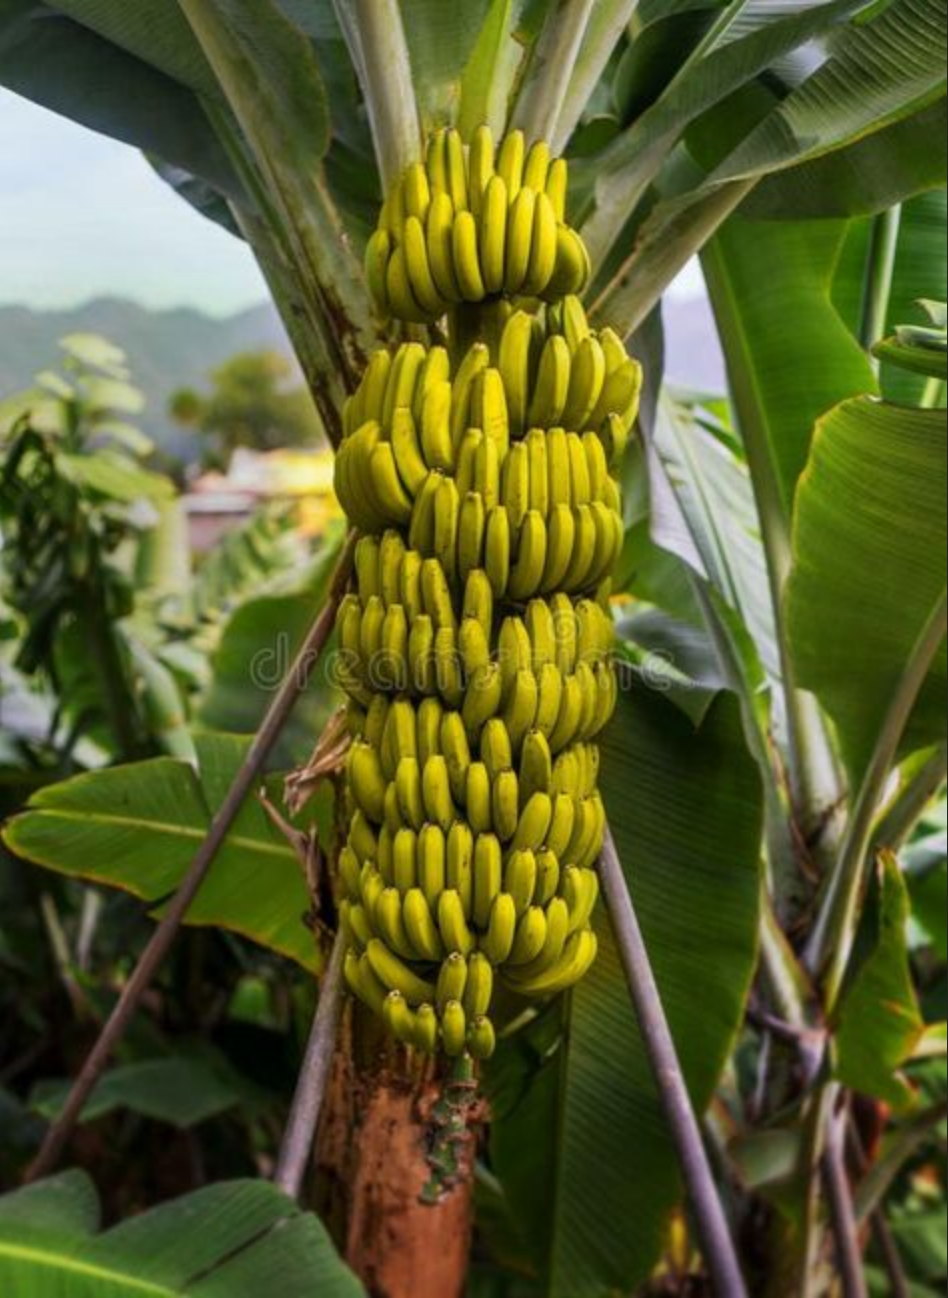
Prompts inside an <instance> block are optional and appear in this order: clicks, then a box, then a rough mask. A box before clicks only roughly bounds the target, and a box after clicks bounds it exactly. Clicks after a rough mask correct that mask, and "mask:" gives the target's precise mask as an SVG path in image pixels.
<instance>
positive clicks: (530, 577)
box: [507, 509, 548, 600]
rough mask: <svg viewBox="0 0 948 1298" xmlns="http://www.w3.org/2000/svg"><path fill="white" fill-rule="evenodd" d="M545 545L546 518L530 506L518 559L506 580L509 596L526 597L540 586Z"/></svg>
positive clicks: (544, 559) (522, 532) (522, 531)
mask: <svg viewBox="0 0 948 1298" xmlns="http://www.w3.org/2000/svg"><path fill="white" fill-rule="evenodd" d="M547 546H548V541H547V530H546V521H545V520H544V517H543V515H542V514H541V513H540V511H539V510H538V509H531V510H529V511H528V513H527V516H526V518H525V519H524V520H523V526H522V527H521V529H520V542H519V545H518V547H517V558H516V560H515V562H514V563H513V565H512V566H511V569H510V578H509V580H508V582H507V594H508V595H509V597H510V598H511V599H514V600H525V599H529V598H530V596H531V595H535V594H536V593H537V591H538V590H539V589H540V587H541V586H542V584H543V574H544V572H545V570H546V554H547Z"/></svg>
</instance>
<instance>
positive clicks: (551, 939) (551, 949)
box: [515, 897, 569, 978]
mask: <svg viewBox="0 0 948 1298" xmlns="http://www.w3.org/2000/svg"><path fill="white" fill-rule="evenodd" d="M568 938H569V907H568V906H567V905H566V902H565V901H564V900H563V898H562V897H554V898H553V900H552V901H551V902H550V904H549V905H548V906H547V907H546V937H545V938H544V939H543V946H542V947H541V948H540V950H539V951H538V953H537V954H536V956H534V958H533V959H532V960H531V961H530V962H529V963H528V964H525V965H519V966H518V967H517V968H516V971H515V976H516V977H518V978H535V977H536V976H537V974H541V973H545V972H546V970H547V969H550V968H551V967H552V966H553V965H554V964H555V963H556V961H557V960H559V958H560V956H561V955H562V954H563V949H564V947H565V946H566V942H567V940H568Z"/></svg>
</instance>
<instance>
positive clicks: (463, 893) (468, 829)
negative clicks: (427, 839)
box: [445, 820, 474, 919]
mask: <svg viewBox="0 0 948 1298" xmlns="http://www.w3.org/2000/svg"><path fill="white" fill-rule="evenodd" d="M445 883H446V885H447V887H448V888H449V889H450V890H451V891H452V892H456V893H457V894H458V896H459V897H460V899H461V909H462V910H463V911H464V918H465V919H469V918H470V915H471V907H472V905H473V901H474V826H473V823H469V822H468V821H467V820H456V821H455V822H454V824H453V825H452V826H451V828H450V830H449V831H448V841H447V846H446V849H445Z"/></svg>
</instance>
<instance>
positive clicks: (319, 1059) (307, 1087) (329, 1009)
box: [273, 929, 346, 1200]
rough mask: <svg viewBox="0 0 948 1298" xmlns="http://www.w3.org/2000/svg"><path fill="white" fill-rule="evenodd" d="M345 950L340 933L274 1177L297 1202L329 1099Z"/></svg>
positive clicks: (324, 978) (317, 1010)
mask: <svg viewBox="0 0 948 1298" xmlns="http://www.w3.org/2000/svg"><path fill="white" fill-rule="evenodd" d="M345 947H346V943H345V938H344V937H343V933H342V930H341V929H340V930H339V932H338V933H337V934H336V939H335V941H334V942H333V946H332V955H331V956H330V957H329V964H328V965H327V966H326V972H325V974H324V975H323V980H322V984H321V986H320V988H319V1004H318V1005H317V1007H316V1015H315V1017H314V1019H313V1026H312V1029H311V1031H310V1034H309V1040H308V1041H307V1043H306V1053H305V1055H304V1056H303V1066H302V1068H301V1069H300V1075H299V1078H298V1079H297V1083H296V1091H295V1092H294V1094H293V1103H292V1104H291V1106H290V1116H289V1118H288V1119H287V1124H286V1130H285V1131H284V1133H283V1140H282V1142H281V1144H280V1153H279V1156H278V1158H277V1165H276V1171H275V1172H274V1174H273V1182H274V1184H275V1185H276V1186H277V1187H278V1188H279V1189H281V1190H282V1191H283V1193H284V1194H287V1195H289V1196H290V1198H291V1199H297V1200H298V1199H299V1197H300V1191H301V1189H302V1186H303V1178H304V1176H305V1175H306V1168H307V1166H308V1165H309V1160H310V1155H311V1153H312V1149H313V1138H314V1136H315V1134H316V1127H317V1125H318V1123H319V1115H320V1112H321V1110H322V1107H323V1100H324V1098H325V1096H326V1085H327V1083H328V1081H329V1066H330V1064H331V1063H332V1056H333V1050H334V1049H335V1044H336V1036H337V1034H338V1032H339V1020H340V1018H341V1016H342V962H343V957H344V955H345Z"/></svg>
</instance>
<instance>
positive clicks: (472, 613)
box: [462, 571, 494, 640]
mask: <svg viewBox="0 0 948 1298" xmlns="http://www.w3.org/2000/svg"><path fill="white" fill-rule="evenodd" d="M462 612H463V615H464V617H473V618H476V619H477V620H478V622H480V624H481V626H482V627H483V628H484V634H485V635H486V636H487V638H488V640H490V635H491V631H492V630H493V626H494V592H493V590H492V589H491V584H490V581H489V580H488V577H487V573H486V572H484V571H480V572H472V573H470V574H469V575H468V579H467V581H466V582H465V584H464V603H463V608H462Z"/></svg>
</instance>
